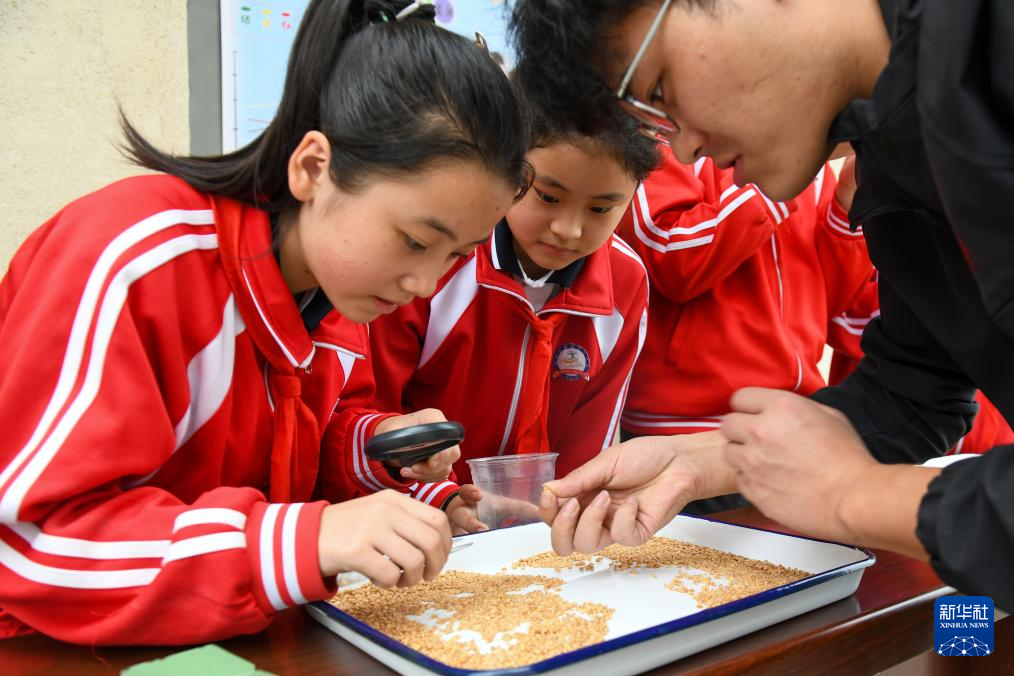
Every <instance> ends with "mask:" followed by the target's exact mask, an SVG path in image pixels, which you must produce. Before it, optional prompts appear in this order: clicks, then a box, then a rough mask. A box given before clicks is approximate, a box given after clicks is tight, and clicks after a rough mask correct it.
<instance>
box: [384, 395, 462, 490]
mask: <svg viewBox="0 0 1014 676" xmlns="http://www.w3.org/2000/svg"><path fill="white" fill-rule="evenodd" d="M446 420H447V418H445V417H444V414H443V413H441V412H440V411H438V410H437V409H435V408H424V409H422V410H419V411H415V412H414V413H406V414H405V415H399V416H395V417H393V418H388V419H387V420H384V421H383V422H381V423H380V424H379V425H377V428H376V430H375V431H374V434H383V433H384V432H393V431H394V430H400V429H403V428H405V427H411V426H413V425H422V424H425V423H431V422H445V421H446ZM460 457H461V447H459V446H451V447H450V448H448V449H445V450H443V451H440V452H439V453H437V454H435V455H431V456H430V457H428V458H426V460H424V461H423V462H417V463H416V464H414V465H412V466H411V467H401V468H398V469H399V471H398V474H399V476H401V478H403V479H411V480H412V481H421V482H422V483H427V484H429V483H435V482H438V481H446V480H447V477H448V476H449V475H450V473H451V468H452V467H453V466H454V463H455V462H456V461H457V460H458V458H460ZM389 467H391V468H392V470H393V469H394V468H396V467H397V466H396V465H389Z"/></svg>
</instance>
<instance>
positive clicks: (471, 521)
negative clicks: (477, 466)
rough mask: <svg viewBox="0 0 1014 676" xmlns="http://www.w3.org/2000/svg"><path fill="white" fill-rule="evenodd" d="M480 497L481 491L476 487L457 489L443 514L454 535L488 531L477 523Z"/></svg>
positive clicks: (466, 485) (486, 527)
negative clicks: (449, 523)
mask: <svg viewBox="0 0 1014 676" xmlns="http://www.w3.org/2000/svg"><path fill="white" fill-rule="evenodd" d="M482 497H483V496H482V491H481V490H479V487H478V486H476V485H474V484H464V485H463V486H461V488H459V489H458V494H457V495H455V496H454V497H453V498H451V501H450V502H449V503H448V504H447V507H446V508H445V509H444V512H446V514H447V519H448V520H449V521H450V522H451V531H452V533H453V534H454V535H464V534H465V533H477V532H479V531H483V530H489V526H487V525H486V524H484V523H483V522H482V521H479V516H478V504H479V501H480V500H482Z"/></svg>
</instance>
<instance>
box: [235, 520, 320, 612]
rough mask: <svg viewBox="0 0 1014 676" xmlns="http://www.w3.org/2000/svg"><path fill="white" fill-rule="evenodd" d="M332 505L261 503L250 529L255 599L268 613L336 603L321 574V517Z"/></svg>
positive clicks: (249, 540) (248, 521) (249, 550)
mask: <svg viewBox="0 0 1014 676" xmlns="http://www.w3.org/2000/svg"><path fill="white" fill-rule="evenodd" d="M326 506H327V502H325V501H323V500H322V501H319V502H312V503H293V504H277V503H276V504H268V503H258V504H256V505H254V506H253V508H252V509H251V510H250V514H249V517H248V519H247V524H246V538H247V552H248V555H249V557H250V567H251V572H252V578H253V579H252V584H251V587H252V589H253V594H254V596H255V597H256V598H257V601H258V602H259V603H260V605H261V607H262V608H264V610H265V611H266V612H268V613H270V612H272V611H278V610H285V609H286V608H290V607H292V606H296V605H303V604H305V603H310V602H312V601H320V600H322V599H326V598H330V597H331V596H333V595H334V593H335V589H336V587H335V584H334V581H333V580H326V581H325V580H324V578H323V576H322V575H321V574H320V558H319V554H318V551H317V545H318V538H319V535H320V517H321V512H322V511H323V510H324V507H326Z"/></svg>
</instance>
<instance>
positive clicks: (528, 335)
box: [496, 324, 532, 455]
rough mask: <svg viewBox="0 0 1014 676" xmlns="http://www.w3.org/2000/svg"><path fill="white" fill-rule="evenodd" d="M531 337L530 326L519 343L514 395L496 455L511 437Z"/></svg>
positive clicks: (504, 447) (501, 451) (502, 449)
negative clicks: (519, 354)
mask: <svg viewBox="0 0 1014 676" xmlns="http://www.w3.org/2000/svg"><path fill="white" fill-rule="evenodd" d="M531 336H532V326H531V324H529V325H528V326H526V327H525V338H524V340H522V341H521V359H520V361H518V377H517V379H516V380H515V382H514V395H513V396H512V397H511V407H510V411H509V412H508V413H507V427H506V428H504V431H503V440H501V441H500V450H498V451H497V452H496V454H497V455H503V452H504V450H505V449H506V448H507V441H508V440H509V439H510V437H511V428H512V427H514V417H515V416H516V415H517V412H518V400H519V399H520V398H521V384H522V382H523V381H524V377H525V361H527V359H528V341H529V339H530V338H531Z"/></svg>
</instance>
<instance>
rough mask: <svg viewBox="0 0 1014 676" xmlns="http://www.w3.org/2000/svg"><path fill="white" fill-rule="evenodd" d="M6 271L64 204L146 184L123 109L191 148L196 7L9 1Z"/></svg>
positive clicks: (2, 237) (2, 149)
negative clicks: (190, 39)
mask: <svg viewBox="0 0 1014 676" xmlns="http://www.w3.org/2000/svg"><path fill="white" fill-rule="evenodd" d="M0 73H2V78H3V79H2V86H0V167H2V168H3V169H2V172H3V173H2V176H3V179H2V180H0V213H2V215H3V216H2V220H0V271H5V270H6V269H7V264H8V263H9V261H10V258H11V256H12V255H13V254H14V251H15V250H16V249H17V247H18V245H19V244H20V243H21V241H22V240H23V239H24V238H25V236H26V235H27V234H28V233H29V232H31V231H32V230H33V229H34V228H35V227H37V226H38V225H39V224H41V223H42V222H43V221H44V220H46V219H47V218H48V217H49V216H51V215H52V214H53V213H54V212H55V211H56V210H58V209H59V208H60V207H62V206H63V205H64V204H66V203H67V202H69V201H70V200H72V199H74V198H75V197H77V196H79V195H82V194H84V193H86V192H90V191H92V190H94V189H96V188H99V187H101V186H103V185H105V184H107V183H109V182H111V181H114V180H116V179H118V178H121V177H123V176H127V175H130V174H133V173H137V172H138V170H137V169H136V168H133V167H131V165H129V164H127V163H126V162H125V161H124V160H123V159H122V158H121V157H120V155H119V154H118V152H117V150H116V148H115V143H116V142H117V141H118V140H119V138H120V137H119V132H118V130H117V125H116V104H117V102H120V103H122V105H123V107H124V110H125V111H126V112H127V114H128V115H129V117H130V119H131V120H132V121H133V123H134V124H135V126H137V127H138V128H139V129H140V130H141V131H142V133H144V134H145V135H146V136H147V137H148V138H149V139H150V140H152V141H153V142H155V143H156V144H158V145H159V146H161V147H164V148H168V149H171V150H174V151H177V152H186V151H187V150H188V148H189V127H188V124H189V123H188V93H187V3H186V1H185V0H169V1H168V2H151V1H150V0H148V1H142V0H107V1H105V2H102V1H95V0H87V1H86V0H0Z"/></svg>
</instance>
